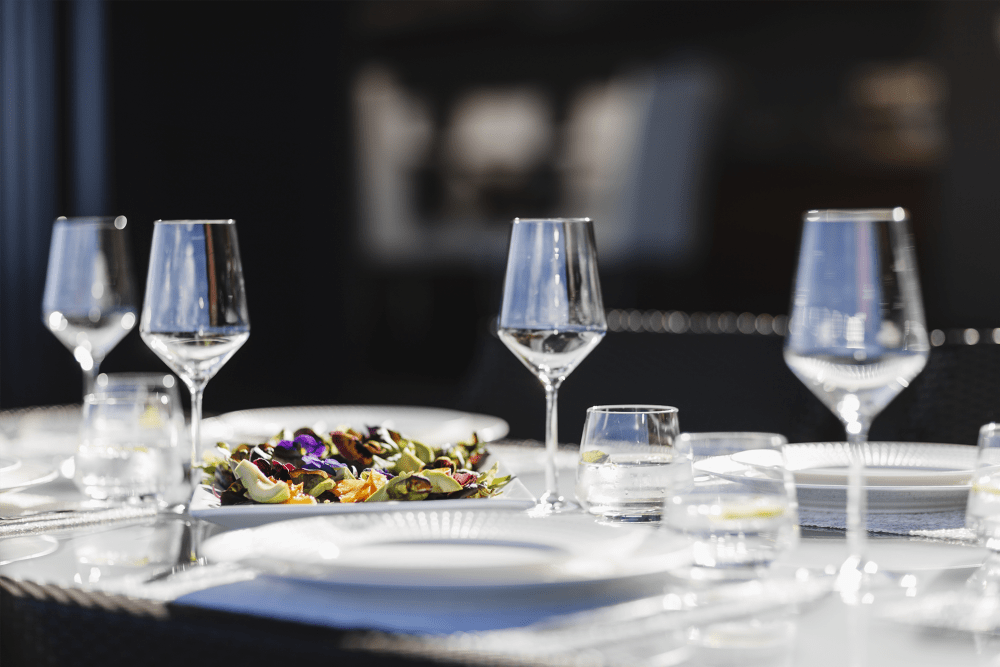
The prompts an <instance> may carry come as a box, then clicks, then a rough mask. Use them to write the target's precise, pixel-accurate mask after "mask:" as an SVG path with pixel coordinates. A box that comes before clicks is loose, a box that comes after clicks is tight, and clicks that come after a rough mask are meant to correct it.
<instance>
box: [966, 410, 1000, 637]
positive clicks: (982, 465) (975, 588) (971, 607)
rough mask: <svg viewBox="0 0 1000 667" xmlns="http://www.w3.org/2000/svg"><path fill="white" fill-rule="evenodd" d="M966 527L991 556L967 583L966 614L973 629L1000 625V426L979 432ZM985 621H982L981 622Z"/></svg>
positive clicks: (991, 425) (985, 428) (988, 425)
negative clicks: (987, 620) (986, 624)
mask: <svg viewBox="0 0 1000 667" xmlns="http://www.w3.org/2000/svg"><path fill="white" fill-rule="evenodd" d="M965 525H966V527H967V528H968V529H969V530H971V531H972V532H974V533H975V534H976V536H977V537H978V538H979V541H980V542H981V543H982V544H983V546H985V547H986V548H987V549H988V550H989V555H988V556H987V557H986V561H985V562H984V563H983V565H982V567H980V568H979V569H978V570H976V572H975V573H974V574H973V575H972V576H971V577H970V578H969V580H968V581H967V582H966V586H965V593H966V594H967V597H966V605H967V608H966V612H965V613H966V614H968V615H969V617H970V618H969V620H970V621H971V624H972V625H973V627H974V626H975V625H977V624H982V622H983V619H984V618H991V619H992V623H993V626H994V627H991V628H989V629H991V630H993V629H995V626H996V625H997V624H998V623H1000V424H998V423H995V422H994V423H990V424H986V425H984V426H983V427H982V428H981V429H979V451H978V454H977V456H976V469H975V472H974V473H973V476H972V489H971V490H970V491H969V503H968V505H967V507H966V510H965ZM980 617H982V618H980Z"/></svg>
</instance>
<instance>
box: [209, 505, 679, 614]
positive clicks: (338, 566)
mask: <svg viewBox="0 0 1000 667" xmlns="http://www.w3.org/2000/svg"><path fill="white" fill-rule="evenodd" d="M203 554H204V555H205V557H206V558H207V559H208V560H209V561H210V562H213V563H219V562H233V561H239V562H242V563H244V564H247V565H250V566H251V567H254V568H257V569H260V570H262V571H264V572H265V573H269V574H277V575H281V576H285V577H291V578H296V579H305V580H309V581H315V582H321V583H324V584H335V585H351V586H363V587H365V588H366V589H367V590H371V592H372V593H373V594H374V593H377V592H379V591H384V590H386V589H400V588H405V589H427V590H440V589H454V588H455V587H460V588H462V589H469V593H471V591H472V590H474V589H476V588H480V589H482V588H489V589H497V588H510V587H512V586H514V587H522V586H538V585H546V586H551V585H568V584H569V585H571V584H577V583H594V582H612V581H615V580H618V579H623V578H629V577H635V576H641V575H649V574H654V573H665V572H666V571H667V570H669V569H670V568H673V567H678V566H681V565H684V564H686V563H688V562H690V545H689V543H688V542H687V541H686V540H684V539H679V538H676V537H672V536H668V535H665V534H663V533H662V532H661V531H654V530H651V529H648V528H645V527H633V526H622V527H618V526H615V527H612V526H604V525H599V524H597V523H595V522H594V521H593V519H592V518H591V517H589V516H582V515H572V516H558V515H557V516H549V517H541V518H532V517H530V516H528V515H526V514H523V513H514V512H490V511H470V510H441V511H435V510H422V509H417V510H414V511H412V512H394V513H382V514H361V515H351V516H326V517H314V518H311V519H302V520H298V521H288V522H281V523H274V524H270V525H267V526H262V527H260V528H254V529H249V530H241V531H233V532H229V533H223V534H221V535H217V536H215V537H212V538H210V539H209V540H207V541H206V542H205V543H204V545H203ZM463 594H465V593H464V592H463Z"/></svg>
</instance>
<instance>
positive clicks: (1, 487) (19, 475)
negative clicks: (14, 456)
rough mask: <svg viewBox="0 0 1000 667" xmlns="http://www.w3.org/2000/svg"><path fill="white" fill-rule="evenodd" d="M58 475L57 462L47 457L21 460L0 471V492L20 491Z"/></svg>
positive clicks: (48, 480) (49, 480)
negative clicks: (15, 464) (8, 468)
mask: <svg viewBox="0 0 1000 667" xmlns="http://www.w3.org/2000/svg"><path fill="white" fill-rule="evenodd" d="M58 476H59V467H58V462H56V461H53V460H49V459H32V460H23V461H21V463H20V465H18V466H14V467H12V468H11V469H10V470H2V471H0V493H4V492H7V491H20V490H21V489H26V488H28V487H31V486H37V485H39V484H45V483H47V482H51V481H52V480H54V479H55V478H57V477H58Z"/></svg>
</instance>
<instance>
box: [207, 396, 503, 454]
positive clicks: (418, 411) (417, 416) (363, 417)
mask: <svg viewBox="0 0 1000 667" xmlns="http://www.w3.org/2000/svg"><path fill="white" fill-rule="evenodd" d="M202 426H203V431H202V433H203V436H202V441H208V442H211V441H215V440H226V441H230V440H233V439H240V438H245V437H254V438H265V439H266V438H269V437H271V436H272V435H274V434H275V433H277V432H278V431H280V430H281V429H283V428H290V429H297V428H302V427H304V426H308V427H310V428H312V429H314V430H316V431H326V430H332V429H335V428H337V427H339V426H350V427H352V428H356V429H361V428H364V427H365V426H386V427H387V428H391V429H393V430H395V431H398V432H399V433H401V434H402V435H403V437H406V438H409V439H411V440H418V441H420V442H423V443H424V444H427V445H443V444H449V443H454V442H460V441H464V440H468V439H469V437H470V436H471V435H472V433H473V432H475V433H476V434H477V435H478V436H479V439H480V440H481V441H484V442H492V441H493V440H499V439H500V438H502V437H504V436H505V435H507V431H508V430H509V426H508V424H507V422H506V421H504V420H503V419H500V418H499V417H493V416H490V415H482V414H476V413H471V412H460V411H458V410H447V409H444V408H425V407H412V406H401V405H311V406H296V407H285V408H257V409H253V410H240V411H238V412H227V413H226V414H222V415H219V416H217V417H210V418H208V419H206V420H205V421H204V422H203V423H202Z"/></svg>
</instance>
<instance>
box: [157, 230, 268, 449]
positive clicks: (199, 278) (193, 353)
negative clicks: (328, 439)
mask: <svg viewBox="0 0 1000 667" xmlns="http://www.w3.org/2000/svg"><path fill="white" fill-rule="evenodd" d="M139 331H140V334H141V335H142V339H143V341H144V342H145V343H146V345H148V346H149V348H150V349H151V350H152V351H153V352H154V353H156V355H157V356H158V357H160V359H161V360H163V362H164V363H165V364H166V365H167V366H169V367H170V368H171V369H172V370H173V371H174V372H176V373H177V375H179V376H180V378H181V379H182V380H183V381H184V383H185V384H186V385H187V387H188V389H189V390H190V392H191V447H192V451H191V463H192V465H194V464H196V463H198V461H199V460H200V447H201V442H200V436H201V411H202V410H201V408H202V395H203V392H204V389H205V385H206V384H208V381H209V380H210V379H212V377H214V376H215V374H216V373H218V371H219V369H220V368H221V367H222V366H223V364H225V363H226V362H227V361H228V360H229V359H230V358H231V357H232V356H233V355H234V354H235V353H236V351H237V350H239V348H240V347H242V345H243V344H244V343H245V342H246V341H247V338H248V337H249V336H250V316H249V313H248V311H247V301H246V288H245V286H244V283H243V267H242V263H241V261H240V252H239V244H238V241H237V236H236V223H235V221H233V220H173V221H165V220H158V221H156V223H155V225H154V229H153V244H152V248H151V250H150V260H149V274H148V276H147V279H146V299H145V301H144V303H143V308H142V318H141V322H140V325H139Z"/></svg>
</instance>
